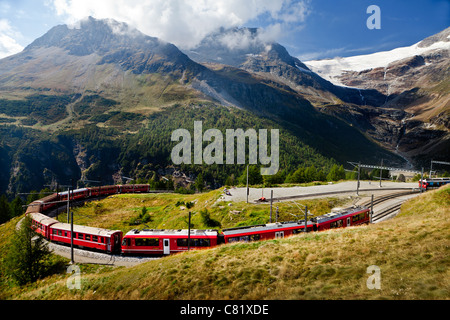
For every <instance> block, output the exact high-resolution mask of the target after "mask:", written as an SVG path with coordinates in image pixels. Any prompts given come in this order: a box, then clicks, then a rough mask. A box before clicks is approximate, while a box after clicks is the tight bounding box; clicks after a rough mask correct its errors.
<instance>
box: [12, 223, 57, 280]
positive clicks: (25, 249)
mask: <svg viewBox="0 0 450 320" xmlns="http://www.w3.org/2000/svg"><path fill="white" fill-rule="evenodd" d="M36 235H37V234H36V233H35V232H34V230H33V229H32V223H31V218H30V216H26V217H25V218H24V219H23V220H22V221H21V226H20V228H19V229H18V230H16V231H15V232H14V235H13V237H12V238H11V241H10V244H9V246H8V251H7V253H6V256H5V259H4V263H5V267H6V272H7V274H8V275H9V276H10V277H11V278H13V279H14V280H15V281H16V282H17V283H18V284H19V285H23V284H26V283H30V282H34V281H36V280H37V279H39V278H40V277H41V276H42V275H43V274H44V273H45V272H46V265H47V263H46V261H47V260H48V258H49V255H50V251H49V249H48V247H47V244H46V243H45V240H44V238H43V237H41V236H40V235H38V236H37V237H36Z"/></svg>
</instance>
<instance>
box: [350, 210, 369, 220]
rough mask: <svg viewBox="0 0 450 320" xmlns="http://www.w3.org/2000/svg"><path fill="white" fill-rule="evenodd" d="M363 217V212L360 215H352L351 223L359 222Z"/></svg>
mask: <svg viewBox="0 0 450 320" xmlns="http://www.w3.org/2000/svg"><path fill="white" fill-rule="evenodd" d="M365 216H366V214H365V212H362V213H360V214H357V215H354V216H353V217H352V221H353V222H356V221H359V220H363V219H364V218H365Z"/></svg>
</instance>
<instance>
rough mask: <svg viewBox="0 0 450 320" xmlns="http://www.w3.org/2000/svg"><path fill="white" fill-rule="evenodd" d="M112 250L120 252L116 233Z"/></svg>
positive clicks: (118, 237)
mask: <svg viewBox="0 0 450 320" xmlns="http://www.w3.org/2000/svg"><path fill="white" fill-rule="evenodd" d="M113 250H114V252H120V236H119V235H118V234H115V235H114V247H113Z"/></svg>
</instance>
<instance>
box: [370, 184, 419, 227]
mask: <svg viewBox="0 0 450 320" xmlns="http://www.w3.org/2000/svg"><path fill="white" fill-rule="evenodd" d="M419 193H420V190H414V189H413V190H409V191H403V192H396V193H391V194H387V195H383V196H380V197H377V198H374V200H373V203H372V201H366V202H363V203H362V204H361V205H362V206H367V207H370V206H371V205H373V206H376V205H379V204H380V203H383V202H386V201H389V200H392V199H395V198H399V197H404V196H408V195H412V194H419ZM405 201H406V200H405ZM403 202H404V201H402V202H401V203H396V204H394V205H392V206H389V207H388V208H385V209H383V210H381V211H380V212H377V213H375V212H374V213H373V215H372V223H377V222H379V221H381V220H382V219H383V218H386V217H388V216H389V215H391V214H393V213H395V212H397V211H398V210H400V208H401V206H402V204H403Z"/></svg>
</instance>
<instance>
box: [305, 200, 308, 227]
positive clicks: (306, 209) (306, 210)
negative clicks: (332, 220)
mask: <svg viewBox="0 0 450 320" xmlns="http://www.w3.org/2000/svg"><path fill="white" fill-rule="evenodd" d="M307 224H308V206H307V205H305V230H304V232H308V227H307Z"/></svg>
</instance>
